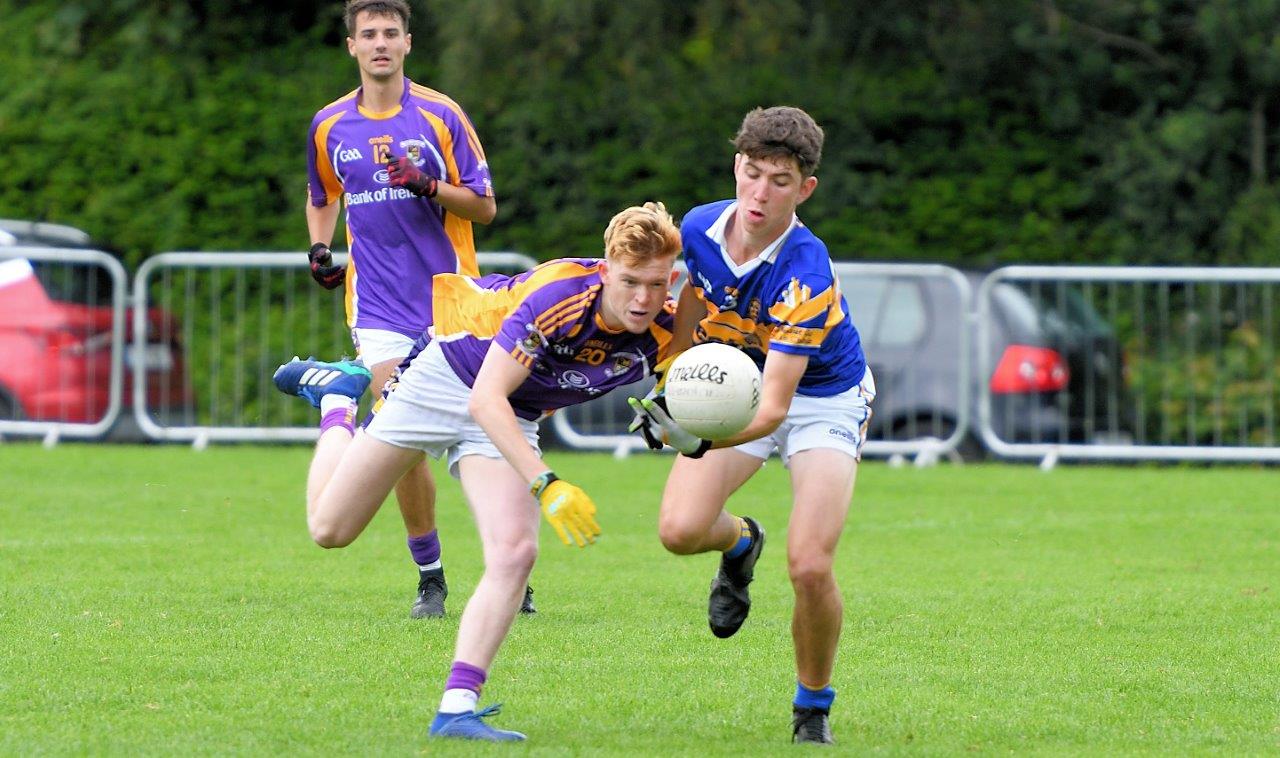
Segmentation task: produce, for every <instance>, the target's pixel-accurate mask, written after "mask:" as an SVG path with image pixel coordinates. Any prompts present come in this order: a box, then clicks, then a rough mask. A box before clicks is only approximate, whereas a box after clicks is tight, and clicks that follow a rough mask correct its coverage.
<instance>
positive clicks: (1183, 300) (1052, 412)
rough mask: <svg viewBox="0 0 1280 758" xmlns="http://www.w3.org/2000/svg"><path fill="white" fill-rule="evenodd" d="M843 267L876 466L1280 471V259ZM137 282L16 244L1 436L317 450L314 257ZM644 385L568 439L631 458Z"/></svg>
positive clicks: (335, 345) (186, 264) (9, 269)
mask: <svg viewBox="0 0 1280 758" xmlns="http://www.w3.org/2000/svg"><path fill="white" fill-rule="evenodd" d="M479 261H480V263H481V266H482V268H483V269H484V270H486V271H492V270H504V271H517V270H523V269H526V268H530V267H532V266H534V265H536V261H534V260H533V259H532V258H529V257H528V256H525V255H521V254H519V253H492V252H488V253H480V254H479ZM836 273H837V275H838V276H839V279H840V282H841V288H842V290H843V292H844V294H845V297H846V300H847V302H848V303H849V308H850V314H851V317H852V319H853V322H854V324H855V325H856V326H857V327H858V328H859V331H860V333H861V336H862V339H863V343H864V348H865V350H866V353H867V355H868V357H869V360H870V365H871V367H872V370H873V372H874V373H875V377H876V384H877V389H878V391H879V395H878V397H877V399H876V402H875V404H874V405H873V410H874V416H873V418H872V426H871V431H870V434H869V435H868V437H869V441H868V443H867V446H866V452H867V454H869V455H892V456H896V455H915V456H917V460H918V461H919V460H921V459H925V458H934V457H937V456H944V455H953V456H954V454H956V453H957V451H959V452H964V453H965V454H966V457H967V456H968V454H969V453H973V452H974V450H973V448H974V447H975V446H976V447H977V452H986V453H989V454H993V455H996V456H999V457H1002V458H1033V459H1034V458H1039V459H1042V460H1043V461H1045V462H1046V463H1047V462H1051V461H1054V460H1057V459H1058V458H1065V459H1087V460H1207V461H1276V460H1280V428H1278V427H1280V418H1278V417H1280V382H1278V380H1277V378H1276V377H1277V373H1278V371H1280V358H1278V353H1280V346H1278V344H1277V341H1278V339H1280V310H1278V309H1277V307H1276V306H1277V299H1278V294H1280V293H1278V292H1277V290H1280V268H1276V269H1261V268H1253V269H1243V268H1242V269H1216V268H1129V267H1057V266H1012V267H1007V268H1003V269H1000V270H998V271H995V272H993V273H991V274H988V275H982V274H976V273H973V272H965V273H962V272H960V271H957V270H955V269H952V268H949V267H945V266H932V265H915V264H904V265H898V264H871V263H838V264H836ZM126 282H127V275H126V273H125V271H124V268H123V266H121V264H120V263H119V262H118V261H117V260H116V259H115V258H114V257H112V256H111V255H109V254H107V253H105V252H101V251H96V250H83V249H63V248H49V247H27V246H24V247H16V246H0V350H3V351H4V355H5V359H6V360H5V365H4V367H3V368H2V369H0V371H2V372H7V373H0V436H2V435H37V436H43V437H44V438H45V442H46V444H49V445H51V444H54V443H56V442H57V440H58V439H60V438H62V437H71V438H98V437H102V436H104V435H108V434H110V435H112V436H115V435H116V433H117V432H119V431H120V430H121V429H126V428H127V427H130V426H132V427H133V431H134V433H135V434H138V435H145V437H146V438H148V439H155V440H179V441H187V442H193V443H195V444H196V445H204V444H206V443H207V442H209V441H214V440H227V441H310V440H313V439H315V436H316V430H315V428H314V426H315V425H314V421H315V419H314V413H313V412H312V411H311V409H310V408H308V407H306V406H305V404H303V403H298V402H296V401H295V400H293V399H291V398H287V397H284V396H283V395H280V394H279V393H278V392H276V391H275V389H274V387H272V386H271V381H270V376H271V373H272V371H273V370H274V368H275V366H276V365H278V364H279V363H280V362H283V361H285V360H287V359H288V358H289V357H290V356H292V355H294V354H300V355H312V354H314V355H317V356H322V357H335V356H339V355H342V354H348V353H350V352H351V347H350V338H349V334H348V330H347V327H346V322H345V313H344V305H343V299H342V294H341V291H337V292H329V291H325V290H322V289H320V288H319V287H317V286H316V285H315V284H314V282H312V281H311V279H310V277H309V276H307V272H306V263H305V259H303V258H302V257H301V256H299V255H298V254H297V253H296V252H288V253H165V254H163V255H158V256H155V257H153V258H151V259H149V260H147V261H146V262H145V263H144V264H143V266H142V267H141V268H140V270H139V271H138V273H137V275H136V277H135V278H134V280H133V286H132V296H131V297H130V296H129V290H126ZM974 286H977V296H976V297H974V296H973V295H972V294H971V292H972V289H973V287H974ZM131 304H132V305H134V306H136V307H133V308H132V309H130V305H131ZM971 335H973V336H974V337H973V338H971ZM126 369H127V371H126ZM647 389H648V387H647V386H645V385H643V384H638V385H633V386H631V387H628V388H623V389H620V390H617V391H615V392H614V393H611V394H610V395H608V396H606V397H604V398H601V399H599V400H596V401H592V402H591V403H587V404H584V405H582V406H576V407H573V408H568V409H565V410H563V411H561V412H560V413H557V414H555V415H554V416H553V418H552V420H551V422H550V427H551V428H552V430H554V432H555V436H556V437H557V438H558V440H559V441H560V442H562V443H564V444H566V445H568V446H570V447H574V448H581V449H605V450H614V451H616V452H619V453H626V452H629V451H630V450H632V449H636V448H638V447H639V446H640V444H641V442H640V440H639V439H638V438H637V437H636V436H634V435H630V434H627V433H626V426H627V424H628V422H629V421H630V418H631V411H630V408H629V407H628V406H627V405H626V397H627V395H629V394H643V392H645V391H647Z"/></svg>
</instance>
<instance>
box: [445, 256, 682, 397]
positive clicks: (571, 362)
mask: <svg viewBox="0 0 1280 758" xmlns="http://www.w3.org/2000/svg"><path fill="white" fill-rule="evenodd" d="M602 286H603V285H602V284H601V281H600V261H599V260H598V259H593V258H561V259H559V260H554V261H549V262H547V263H544V264H542V265H541V266H538V267H537V268H535V269H533V270H532V271H526V272H524V273H521V274H517V275H515V276H503V275H501V274H490V275H488V276H485V277H482V278H479V279H473V278H470V277H465V276H459V275H456V274H440V275H438V276H437V277H436V280H435V338H434V339H435V341H436V342H437V343H439V344H440V347H441V350H442V351H443V353H444V356H445V359H446V360H448V361H449V365H450V366H451V367H452V368H453V370H454V373H456V374H457V375H458V378H460V379H461V380H462V381H463V382H464V383H465V384H466V385H467V386H468V387H470V386H472V385H473V384H474V383H475V380H476V373H477V372H479V370H480V364H482V363H483V362H484V356H485V354H486V353H487V352H489V345H490V343H496V344H498V345H499V346H500V347H501V348H502V349H503V350H506V351H507V352H508V353H510V354H511V357H513V358H515V359H516V360H517V361H519V362H520V364H521V365H522V366H526V367H528V369H529V371H530V374H529V378H528V379H526V380H525V381H524V383H523V384H521V385H520V387H519V388H517V389H516V391H515V392H514V393H512V394H511V398H510V399H511V406H512V407H513V408H514V409H515V412H516V415H517V416H519V417H520V418H525V419H530V420H534V419H538V418H540V417H541V416H542V415H544V414H545V413H546V412H548V411H553V410H555V409H557V408H564V407H566V406H570V405H576V404H578V403H584V402H586V401H588V400H590V399H592V398H595V397H599V396H600V395H603V394H604V393H606V392H608V391H609V390H611V389H614V388H615V387H621V386H622V385H624V384H630V383H632V382H638V381H640V380H641V379H643V378H645V377H646V376H648V375H649V374H650V373H651V372H652V367H653V366H654V365H656V364H657V363H658V361H660V360H661V359H662V358H663V357H665V352H666V350H667V348H668V346H669V345H670V344H671V329H672V326H673V323H672V318H673V316H674V313H675V303H674V301H672V300H671V299H670V298H668V299H667V304H666V306H665V307H664V308H663V309H662V310H661V311H659V313H658V317H657V319H656V320H655V321H654V322H653V324H652V325H651V326H650V327H649V330H648V331H647V332H645V333H644V334H632V333H631V332H627V331H613V330H611V329H609V328H608V327H606V326H605V324H604V320H603V319H602V318H601V316H600V291H601V287H602Z"/></svg>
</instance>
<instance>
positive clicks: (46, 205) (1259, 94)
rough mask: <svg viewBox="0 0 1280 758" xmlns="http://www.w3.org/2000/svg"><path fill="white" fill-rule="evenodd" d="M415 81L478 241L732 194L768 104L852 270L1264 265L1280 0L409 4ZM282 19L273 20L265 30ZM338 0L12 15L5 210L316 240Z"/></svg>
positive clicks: (6, 74) (0, 72) (541, 249)
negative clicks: (737, 143) (799, 143)
mask: <svg viewBox="0 0 1280 758" xmlns="http://www.w3.org/2000/svg"><path fill="white" fill-rule="evenodd" d="M413 5H414V10H415V17H414V20H413V22H412V24H411V32H412V33H413V35H414V49H413V52H412V53H411V54H410V58H409V61H408V64H407V68H408V73H409V75H410V76H411V77H413V78H414V79H415V80H417V81H419V82H422V83H424V84H427V85H428V86H432V87H435V88H437V89H440V90H443V91H444V92H446V93H448V94H449V95H451V96H452V97H453V98H454V99H456V100H458V101H459V102H460V103H461V104H462V105H463V106H464V107H465V108H466V109H467V110H468V111H469V112H470V114H471V116H472V118H473V119H474V120H475V122H476V126H477V129H478V130H479V132H480V135H481V138H482V139H483V141H484V143H485V147H486V150H487V152H488V156H489V161H490V164H491V167H492V171H493V177H494V183H495V187H496V189H497V192H498V197H499V216H498V219H497V221H496V222H495V223H494V224H493V225H492V226H490V227H488V228H484V229H481V230H479V232H478V234H477V241H478V244H479V246H480V247H481V248H482V249H490V250H496V249H518V250H522V251H525V252H528V253H530V254H532V255H535V256H537V257H540V258H548V257H554V256H558V255H581V254H591V253H593V252H595V251H597V250H598V249H599V246H600V242H599V234H600V232H601V231H602V229H603V227H604V224H605V222H606V221H607V220H608V218H609V216H610V215H611V214H612V213H613V212H614V211H616V210H617V209H619V208H621V207H623V206H625V205H630V204H634V203H637V202H641V201H644V200H649V199H661V200H663V201H665V202H666V203H667V205H668V206H669V207H670V208H671V209H672V210H673V212H675V213H676V214H677V215H680V214H681V213H683V211H684V210H685V209H687V208H688V207H689V206H690V205H692V204H695V203H698V202H705V201H708V200H711V199H715V198H719V197H723V196H728V195H730V194H731V193H732V183H731V179H730V175H729V166H730V161H731V153H730V150H731V148H730V146H729V144H728V139H729V137H730V136H732V134H733V132H734V130H735V128H736V126H737V123H738V121H739V119H740V118H741V116H742V114H743V113H744V112H745V111H746V110H747V109H749V108H751V107H754V106H756V105H767V104H781V103H785V104H792V105H798V106H801V107H804V108H806V109H807V110H809V111H810V112H811V113H813V114H814V116H815V117H816V118H817V119H818V121H819V122H820V123H822V124H823V125H824V126H825V127H826V129H827V133H828V141H827V149H826V154H825V157H824V161H823V165H822V166H821V168H820V169H819V176H820V179H821V185H820V188H819V190H818V193H817V194H816V195H815V197H814V199H813V200H811V201H810V202H809V203H808V204H807V205H806V206H805V207H804V208H802V216H803V217H804V218H805V219H806V221H807V222H808V223H809V224H810V225H811V226H813V227H815V228H816V229H817V230H818V232H819V233H820V234H821V235H822V236H823V237H824V238H825V239H826V240H827V242H828V243H829V245H830V246H831V248H832V250H833V252H834V254H835V255H836V256H837V257H840V258H848V259H880V260H935V261H944V262H953V263H960V264H966V265H992V264H996V263H1001V262H1010V261H1019V262H1078V263H1085V262H1099V263H1128V264H1140V263H1167V264H1209V263H1217V264H1223V265H1242V264H1264V265H1269V264H1272V263H1274V261H1275V260H1276V254H1275V253H1276V251H1277V249H1278V248H1280V182H1278V180H1277V178H1278V176H1280V155H1278V152H1277V149H1276V145H1277V141H1278V139H1280V88H1278V85H1280V36H1278V31H1277V30H1280V0H1205V1H1203V2H1190V1H1187V2H1176V1H1173V0H1075V1H1071V0H1034V1H1033V0H953V1H952V2H889V3H885V2H866V1H864V0H857V1H853V0H845V1H843V2H836V1H828V2H822V1H819V0H807V1H801V0H751V2H745V1H744V0H680V1H679V2H676V1H674V0H663V1H659V0H652V1H648V2H646V1H643V0H642V1H639V2H632V3H615V2H612V1H611V0H610V1H605V0H454V1H453V2H450V3H447V4H445V3H425V2H415V3H413ZM269 6H270V7H272V8H273V10H272V11H270V12H268V11H266V10H264V8H267V7H269ZM340 13H341V3H340V2H336V1H335V2H332V3H315V2H304V1H303V0H289V1H287V2H279V3H273V4H261V3H257V2H252V1H251V0H207V1H206V2H190V3H188V2H168V1H166V0H159V1H157V0H92V1H90V0H30V1H27V2H17V1H16V0H0V34H3V37H4V39H6V40H7V43H6V48H7V49H6V50H5V52H4V53H0V56H2V61H3V62H2V65H0V145H2V147H0V176H3V180H2V181H0V216H3V217H11V218H35V219H43V220H51V221H60V222H64V223H70V224H73V225H76V226H80V227H82V228H85V229H86V230H88V231H89V232H91V233H92V234H94V235H95V236H96V237H98V238H100V239H102V240H104V241H106V242H108V243H110V244H111V245H114V246H115V247H117V248H119V249H121V250H122V251H124V252H125V253H126V257H127V258H128V260H129V262H131V263H135V264H136V263H137V261H138V260H140V259H141V258H142V257H144V256H145V255H147V254H150V253H153V252H157V251H161V250H177V249H205V250H264V249H272V250H286V249H297V250H303V249H305V247H306V244H307V240H306V238H305V236H306V235H305V225H304V223H303V216H302V203H303V202H304V197H305V180H306V179H305V153H304V150H305V139H306V129H307V126H308V124H309V122H310V118H311V115H312V114H313V113H314V112H315V110H316V109H318V108H319V107H321V106H322V105H324V104H325V103H327V102H329V101H331V100H333V99H335V98H337V97H338V96H340V95H342V94H344V93H346V92H347V91H349V90H350V89H352V88H354V87H355V85H356V84H357V82H358V79H357V75H356V70H355V65H354V62H353V61H352V60H351V59H350V58H349V57H348V56H347V54H346V49H345V44H344V42H343V39H344V36H345V32H344V30H343V29H342V28H341V23H340Z"/></svg>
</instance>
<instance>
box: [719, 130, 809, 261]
mask: <svg viewBox="0 0 1280 758" xmlns="http://www.w3.org/2000/svg"><path fill="white" fill-rule="evenodd" d="M822 139H823V135H822V127H820V126H818V125H817V123H815V122H814V120H813V119H812V118H811V117H810V116H809V114H808V113H805V112H804V111H802V110H800V109H799V108H791V107H787V106H776V107H773V108H756V109H755V110H753V111H751V112H750V113H748V114H747V116H746V118H744V119H742V126H741V128H739V129H738V134H737V136H736V137H734V139H733V145H734V147H735V148H737V150H738V153H737V155H735V156H734V158H733V176H734V179H735V181H736V184H737V198H738V220H739V221H740V222H741V223H742V224H743V227H744V229H745V230H746V231H747V232H749V233H752V234H757V233H758V234H763V235H766V236H775V235H777V234H781V233H782V231H783V230H784V229H786V227H787V225H788V224H790V223H791V216H792V215H793V214H794V213H795V210H796V206H798V205H800V204H801V203H803V202H804V201H805V200H808V199H809V196H810V195H812V194H813V191H814V189H816V188H817V186H818V177H816V176H814V172H815V171H817V169H818V163H819V161H821V160H822Z"/></svg>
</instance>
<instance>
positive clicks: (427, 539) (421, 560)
mask: <svg viewBox="0 0 1280 758" xmlns="http://www.w3.org/2000/svg"><path fill="white" fill-rule="evenodd" d="M409 552H410V553H412V554H413V562H414V563H416V564H418V565H419V566H429V565H431V564H432V563H435V562H436V561H438V560H440V535H439V534H438V533H437V532H436V530H435V529H432V530H431V531H429V532H427V533H426V534H424V535H422V536H420V537H410V538H409Z"/></svg>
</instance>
